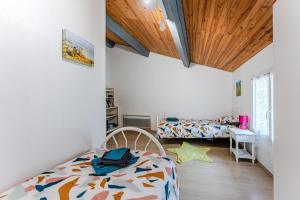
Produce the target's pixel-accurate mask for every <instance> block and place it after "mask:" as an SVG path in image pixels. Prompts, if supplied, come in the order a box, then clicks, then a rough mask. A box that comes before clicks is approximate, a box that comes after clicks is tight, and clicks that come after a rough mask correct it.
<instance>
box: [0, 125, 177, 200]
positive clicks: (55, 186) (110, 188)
mask: <svg viewBox="0 0 300 200" xmlns="http://www.w3.org/2000/svg"><path fill="white" fill-rule="evenodd" d="M124 130H126V129H122V134H124V132H123V131H124ZM135 130H138V131H140V130H139V129H135ZM152 137H153V136H152ZM111 138H113V139H114V140H115V138H114V136H112V137H111ZM153 138H154V137H153ZM154 139H155V138H154ZM156 142H158V141H156ZM126 143H127V142H126ZM161 148H162V147H161ZM103 153H104V150H100V149H94V150H92V151H89V152H86V153H84V154H82V155H80V156H78V157H76V158H74V159H72V160H70V161H69V162H66V163H64V164H62V165H59V166H57V167H55V168H53V169H51V170H49V171H46V172H44V173H42V174H40V175H38V176H36V177H34V178H31V179H29V180H27V181H26V182H24V183H22V184H20V185H17V186H15V187H14V188H12V189H10V190H8V191H6V192H4V193H3V194H0V199H1V200H4V199H5V200H6V199H7V200H17V199H20V200H25V199H26V200H27V199H28V200H29V199H30V200H32V199H39V200H52V199H61V200H67V199H81V200H83V199H92V200H123V199H124V200H177V199H179V188H178V183H177V174H176V168H175V165H174V163H173V162H172V161H171V160H170V159H169V158H167V157H165V155H163V156H162V155H159V154H156V153H151V152H148V151H140V150H132V153H133V154H134V155H135V156H138V157H139V159H138V161H137V162H136V163H135V164H133V165H131V166H128V167H126V168H123V169H121V170H118V171H115V172H112V173H109V174H107V175H105V176H97V175H96V174H95V173H94V170H93V168H92V167H91V160H92V159H93V158H95V157H99V156H101V155H102V154H103ZM162 154H165V153H164V152H163V153H162Z"/></svg>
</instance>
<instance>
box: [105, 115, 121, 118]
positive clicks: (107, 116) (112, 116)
mask: <svg viewBox="0 0 300 200" xmlns="http://www.w3.org/2000/svg"><path fill="white" fill-rule="evenodd" d="M115 117H118V115H106V119H112V118H115Z"/></svg>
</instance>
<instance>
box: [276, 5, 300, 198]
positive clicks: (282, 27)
mask: <svg viewBox="0 0 300 200" xmlns="http://www.w3.org/2000/svg"><path fill="white" fill-rule="evenodd" d="M299 10H300V1H295V0H285V1H277V2H276V6H275V9H274V47H275V48H274V50H275V64H274V84H275V102H274V103H275V145H274V166H275V168H274V172H275V173H274V174H275V178H274V181H275V184H274V185H275V200H282V199H287V200H298V199H300V191H299V182H300V170H299V169H300V149H299V146H300V132H299V121H300V117H299V113H300V106H299V102H300V89H299V80H300V37H299V35H300V26H299V19H300V12H299Z"/></svg>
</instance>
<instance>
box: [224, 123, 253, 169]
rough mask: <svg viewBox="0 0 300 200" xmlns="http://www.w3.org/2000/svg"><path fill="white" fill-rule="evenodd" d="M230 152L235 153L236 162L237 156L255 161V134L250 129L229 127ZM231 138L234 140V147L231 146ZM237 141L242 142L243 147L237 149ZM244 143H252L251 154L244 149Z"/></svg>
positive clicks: (237, 160)
mask: <svg viewBox="0 0 300 200" xmlns="http://www.w3.org/2000/svg"><path fill="white" fill-rule="evenodd" d="M229 133H230V152H232V153H233V154H234V155H235V159H236V162H239V158H245V159H251V160H252V163H253V164H254V162H255V136H256V134H255V133H253V132H252V131H250V130H242V129H239V128H230V129H229ZM232 139H234V140H235V146H236V148H235V149H234V148H232ZM239 143H244V148H243V149H239ZM246 143H250V144H251V145H252V154H250V153H249V152H248V151H247V149H246Z"/></svg>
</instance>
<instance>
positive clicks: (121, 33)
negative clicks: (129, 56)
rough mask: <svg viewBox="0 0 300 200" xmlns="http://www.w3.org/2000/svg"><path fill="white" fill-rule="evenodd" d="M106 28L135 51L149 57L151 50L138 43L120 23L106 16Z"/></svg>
mask: <svg viewBox="0 0 300 200" xmlns="http://www.w3.org/2000/svg"><path fill="white" fill-rule="evenodd" d="M106 27H107V28H108V29H109V30H110V31H111V32H113V33H114V34H116V35H117V36H118V37H120V38H121V39H123V40H124V41H125V42H126V43H127V44H129V45H130V46H131V47H132V48H133V49H135V50H136V51H137V52H138V53H140V54H141V55H143V56H145V57H149V53H150V52H149V50H148V49H146V48H145V47H144V46H143V45H142V44H141V43H140V42H138V41H137V40H136V39H135V38H134V37H132V36H131V35H130V34H128V33H127V32H126V31H125V30H124V29H123V28H122V27H121V26H120V25H119V24H118V23H116V22H115V21H114V20H113V19H112V18H110V17H109V16H106Z"/></svg>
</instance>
